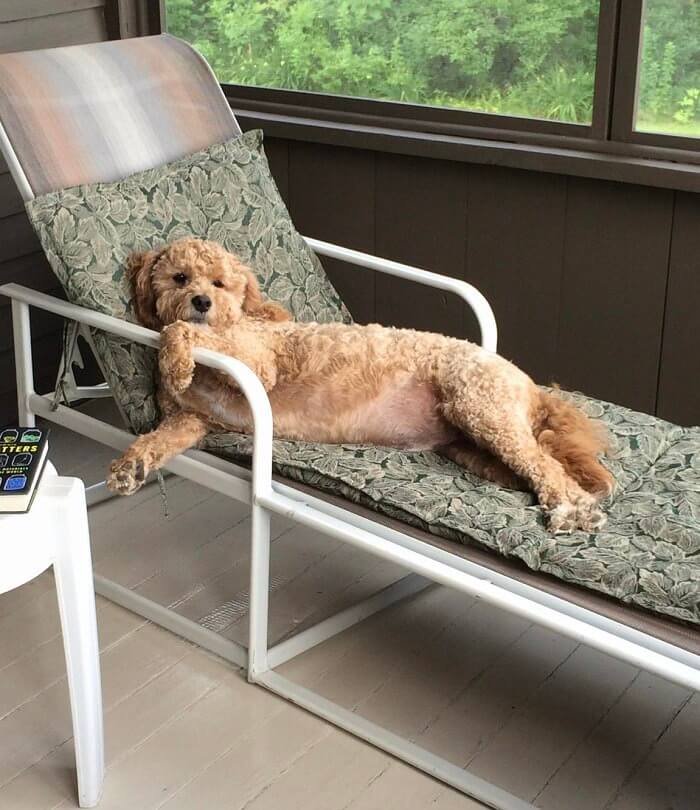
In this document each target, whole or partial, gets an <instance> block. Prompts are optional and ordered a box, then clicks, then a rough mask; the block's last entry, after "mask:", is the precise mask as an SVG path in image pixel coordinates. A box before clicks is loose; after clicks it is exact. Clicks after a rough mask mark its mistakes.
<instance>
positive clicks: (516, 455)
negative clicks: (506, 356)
mask: <svg viewBox="0 0 700 810" xmlns="http://www.w3.org/2000/svg"><path fill="white" fill-rule="evenodd" d="M506 401H509V402H510V404H511V407H510V408H507V407H505V405H504V406H502V407H499V406H497V405H494V403H493V402H490V403H488V407H483V406H482V407H480V406H479V403H477V402H476V401H475V400H474V399H472V400H471V401H469V402H467V401H466V400H463V399H457V400H456V401H455V400H452V401H449V400H448V401H446V402H444V403H443V406H442V412H443V414H444V416H445V417H446V418H447V419H448V420H449V421H450V422H451V423H452V424H453V425H455V426H456V427H458V428H460V430H462V431H463V432H464V433H466V435H467V436H469V437H470V438H472V439H473V440H474V441H475V442H477V443H478V444H479V445H481V446H484V447H486V448H488V449H489V450H490V451H491V452H492V453H493V454H494V455H495V456H496V457H497V458H499V459H500V460H501V461H502V462H503V463H504V464H505V465H507V466H508V467H509V468H510V469H511V470H512V471H513V472H514V473H516V475H518V476H520V477H521V478H523V479H524V480H525V481H527V482H528V483H529V484H530V485H531V487H532V489H533V490H534V491H535V494H536V495H537V498H538V500H539V502H540V504H541V505H542V506H543V508H544V509H545V510H546V512H547V514H548V517H549V526H550V528H551V529H552V531H556V532H570V531H573V530H574V529H583V530H585V531H594V530H596V529H599V528H601V527H602V526H603V525H604V524H605V516H604V514H603V513H602V512H601V511H600V510H599V509H598V508H597V501H596V498H595V497H594V496H592V495H590V494H589V493H588V492H585V491H584V489H583V488H582V487H581V486H580V485H579V484H578V482H576V481H575V480H574V479H573V478H572V477H571V476H570V475H568V474H567V472H566V470H565V469H564V467H563V466H562V464H561V463H560V462H559V461H557V460H556V459H555V458H553V457H552V456H550V455H549V454H548V453H546V452H544V451H543V449H542V448H541V447H540V445H539V444H538V443H537V439H536V438H535V436H534V434H533V432H532V427H531V425H530V420H529V418H528V413H527V411H526V409H525V408H524V407H523V408H522V409H520V408H519V407H518V404H517V403H518V400H517V399H516V398H515V397H510V398H507V400H506Z"/></svg>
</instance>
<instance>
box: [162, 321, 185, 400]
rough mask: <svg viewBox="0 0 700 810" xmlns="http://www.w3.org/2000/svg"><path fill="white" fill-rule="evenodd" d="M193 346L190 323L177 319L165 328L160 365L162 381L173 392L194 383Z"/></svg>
mask: <svg viewBox="0 0 700 810" xmlns="http://www.w3.org/2000/svg"><path fill="white" fill-rule="evenodd" d="M192 346H193V339H192V331H191V327H190V325H189V324H186V323H184V322H183V321H176V322H175V323H172V324H170V325H169V326H166V327H165V329H163V332H162V333H161V348H160V354H159V356H158V367H159V369H160V379H161V382H162V383H163V385H164V386H165V387H166V389H168V390H170V391H172V392H173V393H176V394H181V393H182V392H183V391H186V390H187V389H188V388H189V387H190V385H191V384H192V377H193V376H194V358H193V357H192Z"/></svg>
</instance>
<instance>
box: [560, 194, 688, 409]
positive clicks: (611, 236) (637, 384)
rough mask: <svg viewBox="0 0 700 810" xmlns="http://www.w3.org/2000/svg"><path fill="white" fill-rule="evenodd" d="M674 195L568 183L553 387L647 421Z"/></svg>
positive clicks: (653, 385) (653, 387)
mask: <svg viewBox="0 0 700 810" xmlns="http://www.w3.org/2000/svg"><path fill="white" fill-rule="evenodd" d="M672 212H673V192H671V191H665V190H662V189H646V188H643V187H641V186H622V185H619V184H615V183H605V182H597V181H591V180H580V179H578V178H570V179H569V183H568V201H567V212H566V239H565V255H564V277H563V280H562V296H561V305H560V311H559V340H558V346H557V364H556V370H555V371H556V376H557V380H558V381H559V382H561V384H562V385H563V386H564V387H566V388H577V389H580V390H582V391H584V392H586V393H587V394H590V395H592V396H597V397H601V398H603V399H609V400H612V401H613V402H620V403H623V404H625V405H629V406H630V407H632V408H637V409H638V410H642V411H647V412H649V413H652V412H653V411H654V408H655V406H656V386H657V380H658V373H659V360H660V349H661V330H662V321H663V311H664V296H665V290H666V278H667V273H668V254H669V244H670V235H671V218H672Z"/></svg>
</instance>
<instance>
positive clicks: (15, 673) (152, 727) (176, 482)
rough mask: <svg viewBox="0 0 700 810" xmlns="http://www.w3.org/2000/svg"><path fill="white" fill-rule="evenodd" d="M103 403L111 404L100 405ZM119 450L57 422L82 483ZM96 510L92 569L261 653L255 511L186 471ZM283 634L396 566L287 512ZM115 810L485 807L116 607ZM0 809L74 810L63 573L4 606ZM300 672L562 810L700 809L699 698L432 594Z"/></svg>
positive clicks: (111, 731)
mask: <svg viewBox="0 0 700 810" xmlns="http://www.w3.org/2000/svg"><path fill="white" fill-rule="evenodd" d="M99 407H104V406H99ZM112 455H113V454H112V451H110V450H109V449H106V448H103V447H101V446H99V445H96V444H93V443H92V442H89V441H87V440H83V439H79V438H77V437H76V436H74V435H69V434H68V433H67V432H63V431H61V430H60V429H58V428H53V429H52V437H51V457H52V459H53V461H54V463H55V464H56V466H57V467H58V469H59V472H61V473H63V474H73V475H77V476H79V477H81V478H83V479H84V480H85V481H86V483H93V482H95V481H97V480H99V479H100V478H102V477H104V471H105V469H106V466H107V463H108V461H109V460H110V459H111V458H112ZM167 491H168V501H169V508H170V514H169V516H168V517H167V518H164V517H163V508H162V502H161V498H160V494H159V491H158V488H157V487H155V486H150V487H148V488H146V489H144V490H143V491H142V492H140V493H138V494H137V495H136V496H133V497H131V498H130V499H119V500H113V501H110V502H107V503H104V504H101V505H99V506H96V507H95V508H94V509H93V510H92V512H91V520H90V523H91V531H92V542H93V554H94V558H95V568H96V570H97V571H98V572H99V573H100V574H103V575H105V576H107V577H109V578H112V579H115V580H117V581H118V582H120V583H121V584H123V585H126V586H128V587H131V588H135V589H136V590H137V591H138V592H139V593H142V594H143V595H144V596H148V597H149V598H152V599H156V600H157V601H159V602H161V603H162V604H164V605H171V606H173V607H174V609H176V610H177V611H178V612H180V613H182V614H183V615H186V616H188V617H190V618H192V619H194V620H196V621H199V622H201V623H202V624H204V625H206V626H207V627H209V628H211V629H213V630H215V631H217V632H219V633H221V634H222V635H224V636H226V637H227V638H231V639H235V640H237V641H245V637H246V618H247V609H246V604H247V577H248V556H247V555H248V541H247V532H248V516H247V510H246V508H245V507H243V506H241V505H240V504H237V503H235V502H234V501H231V500H229V499H226V498H224V497H222V496H219V495H216V494H211V493H210V492H208V491H207V490H204V489H202V488H200V487H198V486H195V485H193V484H190V483H188V482H185V481H183V480H181V479H176V478H170V479H169V480H168V485H167ZM273 525H274V536H275V541H274V544H273V578H274V579H273V582H274V594H273V598H272V607H271V627H272V636H273V637H274V638H275V639H279V638H283V637H285V636H286V635H288V634H289V633H291V632H294V631H295V630H297V629H299V628H301V627H304V626H307V625H308V624H310V623H313V622H316V621H318V620H319V619H321V618H323V617H325V616H326V615H329V614H330V613H333V612H335V611H336V610H338V609H341V608H342V607H345V606H346V605H348V604H350V603H351V602H353V601H355V600H357V599H358V598H361V597H363V596H365V595H368V594H369V593H371V592H373V591H374V590H376V589H377V588H378V587H381V585H383V584H385V583H388V582H390V581H393V580H394V579H395V578H397V576H398V575H399V573H400V572H399V571H398V570H397V569H395V568H393V567H392V566H390V565H388V564H384V563H381V562H378V561H375V560H373V559H371V558H368V557H366V556H364V555H362V554H361V553H359V552H358V551H355V550H353V549H351V548H349V547H347V546H343V545H342V544H341V543H339V542H337V541H334V540H329V539H327V538H324V537H321V536H319V535H315V534H313V533H311V532H309V531H308V530H305V529H300V528H293V527H292V526H291V525H289V524H287V523H285V522H284V521H281V520H276V521H274V524H273ZM98 620H99V628H100V643H101V649H102V667H103V688H104V701H105V711H106V715H105V720H106V746H107V761H108V771H107V778H106V783H105V795H104V800H103V803H102V805H101V807H102V808H103V810H113V809H115V808H119V810H155V809H156V808H163V810H199V808H202V809H203V810H204V809H206V810H224V808H226V810H229V808H230V809H231V810H234V808H240V809H242V808H245V810H268V808H269V810H273V809H274V810H287V809H289V810H296V808H300V809H301V808H303V809H304V810H391V808H397V809H398V808H400V810H419V808H432V809H433V810H453V809H454V810H457V808H464V810H468V808H477V807H480V806H481V805H479V804H477V803H476V802H473V801H471V800H469V799H466V798H464V797H463V796H461V795H460V794H458V793H456V792H454V791H452V790H450V789H448V788H445V787H443V786H442V785H440V784H439V783H437V782H435V781H433V780H432V779H430V778H429V777H427V776H424V775H423V774H421V773H420V772H418V771H416V770H413V769H412V768H410V767H408V766H405V765H403V764H401V763H399V762H397V761H395V760H393V759H392V758H391V757H388V756H386V755H384V754H383V753H381V752H379V751H377V750H375V749H374V748H372V747H370V746H368V745H365V744H364V743H362V742H360V741H358V740H356V739H354V738H352V737H350V736H348V735H346V734H344V733H341V732H340V731H338V730H336V729H334V728H333V727H332V726H330V725H328V724H326V723H324V722H323V721H321V720H318V719H316V718H314V717H312V716H311V715H309V714H307V713H305V712H304V711H302V710H300V709H297V708H295V707H293V706H291V705H289V704H287V703H286V702H285V701H283V700H281V699H278V698H276V697H274V696H272V695H270V694H268V693H267V692H265V691H263V690H262V689H260V688H258V687H254V686H250V685H248V684H247V683H246V681H245V679H244V678H243V676H242V673H241V672H240V671H238V670H236V669H234V668H232V667H231V666H230V665H228V664H226V663H224V662H222V661H220V660H218V659H216V658H214V657H212V656H210V655H208V654H207V653H205V652H203V651H201V650H199V649H197V648H196V647H194V646H192V645H191V644H189V643H187V642H185V641H183V640H181V639H179V638H177V637H175V636H173V635H171V634H170V633H168V632H166V631H163V630H161V629H160V628H158V627H155V626H153V625H151V624H149V623H148V622H144V621H143V620H142V619H140V618H138V617H137V616H135V615H133V614H131V613H129V612H127V611H125V610H123V609H121V608H118V607H116V606H114V605H113V604H111V603H109V602H107V601H106V600H104V599H99V600H98ZM0 669H1V670H2V672H1V673H0V718H1V719H2V725H1V729H2V733H1V735H0V810H50V808H59V807H60V808H71V807H75V806H76V804H75V798H74V797H75V787H74V771H73V751H72V742H71V738H70V736H71V731H70V717H69V707H68V697H67V692H66V683H65V671H64V663H63V659H62V649H61V638H60V635H59V626H58V616H57V612H56V609H55V593H54V584H53V579H52V577H51V576H50V575H48V574H46V575H43V576H41V577H39V578H38V579H37V580H35V581H34V582H32V583H30V584H28V585H26V586H24V587H22V588H20V589H18V590H16V591H13V592H10V593H8V594H5V595H3V596H0ZM282 671H283V672H284V673H285V674H287V675H289V676H290V677H293V678H295V679H297V680H298V681H299V682H301V683H303V684H306V685H314V687H315V688H316V689H317V690H318V691H320V692H321V693H322V694H323V695H325V696H327V697H329V698H331V699H334V700H336V701H338V702H340V703H342V704H344V705H346V706H349V707H356V708H357V711H358V712H360V713H362V714H363V715H364V716H367V717H369V718H370V719H372V720H375V721H378V722H382V723H384V724H385V725H387V726H388V727H389V728H391V729H392V730H394V731H397V732H399V733H402V734H404V735H407V736H410V737H411V738H412V739H415V740H416V741H418V742H419V743H420V744H421V745H424V746H425V747H427V748H430V749H431V750H433V751H436V752H438V753H441V754H443V755H444V756H446V757H447V758H449V759H450V760H451V761H453V762H456V763H460V764H464V765H468V767H469V768H470V769H472V770H473V771H474V772H475V773H477V774H478V775H480V776H482V777H484V778H488V779H490V780H492V781H494V782H497V783H498V784H500V785H501V786H502V787H504V788H507V789H509V790H511V791H512V792H514V793H516V794H518V795H520V796H522V797H523V798H527V799H528V800H530V801H533V802H534V803H535V804H536V805H537V806H538V807H542V808H547V809H548V810H603V809H604V808H605V810H608V809H609V810H697V808H698V807H700V767H699V766H700V746H699V744H698V728H700V695H695V696H693V695H691V694H690V693H689V692H687V691H685V690H683V689H680V688H678V687H676V686H672V685H670V684H668V683H665V682H664V681H662V680H660V679H659V678H656V677H652V676H650V675H647V674H645V673H640V672H639V671H638V670H635V669H634V668H633V667H630V666H628V665H626V664H622V663H619V662H617V661H614V660H612V659H610V658H608V657H606V656H604V655H601V654H599V653H597V652H594V651H592V650H590V649H587V648H585V647H582V646H577V645H576V644H575V643H573V642H571V641H568V640H566V639H564V638H561V637H559V636H557V635H555V634H553V633H550V632H548V631H546V630H542V629H539V628H537V627H533V626H532V625H529V624H528V623H527V622H525V621H522V620H520V619H516V618H512V617H510V616H508V615H506V614H504V613H500V612H498V611H494V610H492V609H490V608H487V607H485V606H484V605H483V604H480V603H479V602H477V601H475V600H470V599H466V598H464V597H462V596H460V595H458V594H456V593H454V592H450V591H449V590H447V589H445V588H439V587H433V588H430V589H428V590H427V591H425V592H423V593H422V594H420V595H418V596H417V597H415V598H413V599H412V600H410V601H408V602H405V603H403V604H402V605H400V606H397V607H394V608H391V609H389V610H387V611H385V612H383V613H381V614H379V615H377V616H375V617H373V618H371V619H369V620H367V621H365V622H364V623H363V624H361V625H359V626H357V627H355V628H352V629H351V630H349V631H347V632H346V633H344V634H343V635H342V636H340V637H338V638H336V639H333V640H331V641H329V642H326V643H325V644H323V645H322V646H320V647H319V648H317V649H315V650H312V651H310V652H309V653H306V654H305V655H304V656H302V657H301V658H299V659H297V660H296V661H294V662H292V663H290V664H288V665H287V666H285V667H284V668H283V669H282Z"/></svg>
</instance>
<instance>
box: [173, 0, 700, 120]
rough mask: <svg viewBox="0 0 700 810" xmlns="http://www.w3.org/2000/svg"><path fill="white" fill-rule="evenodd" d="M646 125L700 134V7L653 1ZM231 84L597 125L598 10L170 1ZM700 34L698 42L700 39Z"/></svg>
mask: <svg viewBox="0 0 700 810" xmlns="http://www.w3.org/2000/svg"><path fill="white" fill-rule="evenodd" d="M647 5H648V13H647V20H646V29H645V64H644V71H643V76H642V83H641V103H642V110H643V121H644V124H645V128H652V126H646V125H647V124H650V125H654V126H655V127H656V128H661V129H663V130H666V131H668V130H669V128H670V127H681V128H686V129H688V128H690V129H692V128H693V127H695V128H698V129H700V51H699V50H698V46H697V44H696V43H697V40H698V36H697V35H698V34H700V28H699V27H698V24H699V23H700V17H699V16H698V15H699V14H700V2H696V0H648V4H647ZM166 7H167V21H168V30H169V31H170V32H171V33H173V34H175V35H176V36H180V37H182V38H183V39H187V40H189V41H190V42H192V43H193V44H194V45H195V46H196V47H197V48H198V49H199V50H200V51H201V52H202V53H203V54H204V55H205V57H206V58H207V59H208V60H209V62H210V63H211V64H212V67H213V68H214V71H215V72H216V74H217V76H218V77H219V79H220V81H222V82H231V83H234V84H247V85H256V86H262V87H280V88H286V89H291V90H307V91H315V92H321V93H333V94H338V95H347V96H360V97H371V98H378V99H389V100H394V101H405V102H410V103H417V104H428V105H433V106H440V107H458V108H466V109H472V110H481V111H485V112H493V113H506V114H510V115H523V116H529V117H537V118H548V119H554V120H559V121H571V122H579V123H587V122H590V120H591V110H592V104H593V83H594V81H593V80H594V73H595V55H596V39H597V24H598V8H599V2H598V0H429V1H426V0H167V3H166ZM691 32H693V33H694V35H690V34H691Z"/></svg>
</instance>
